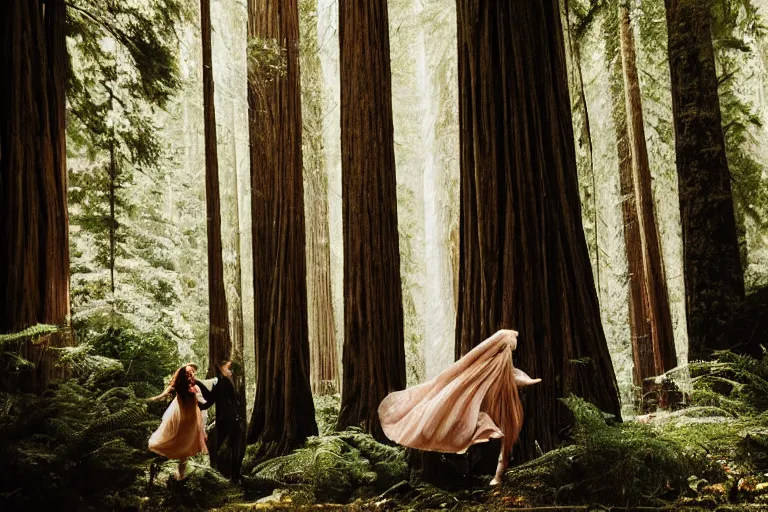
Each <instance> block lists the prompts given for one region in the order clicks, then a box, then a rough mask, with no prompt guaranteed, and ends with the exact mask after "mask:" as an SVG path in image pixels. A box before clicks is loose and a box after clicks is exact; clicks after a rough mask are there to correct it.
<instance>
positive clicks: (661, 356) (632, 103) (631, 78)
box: [617, 5, 677, 391]
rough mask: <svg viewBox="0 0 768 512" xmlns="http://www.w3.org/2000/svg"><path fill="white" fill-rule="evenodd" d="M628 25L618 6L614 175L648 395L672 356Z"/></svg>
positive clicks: (635, 347) (641, 382)
mask: <svg viewBox="0 0 768 512" xmlns="http://www.w3.org/2000/svg"><path fill="white" fill-rule="evenodd" d="M630 21H631V20H630V16H629V9H628V8H627V7H626V6H625V5H621V6H619V27H618V29H619V33H620V37H619V41H620V48H621V66H622V70H623V79H624V80H623V81H624V91H623V92H624V99H625V108H624V109H623V110H624V112H625V114H626V118H625V119H626V122H625V123H624V126H623V127H622V128H623V129H624V131H625V132H626V137H627V138H628V146H629V149H630V155H629V156H630V161H629V165H627V163H626V162H621V160H622V156H620V157H619V159H620V164H619V170H620V173H621V193H622V195H623V196H624V197H625V203H624V204H623V206H622V207H623V208H624V209H625V210H627V209H629V210H633V211H631V212H629V215H627V213H626V212H625V221H627V222H629V223H631V224H633V225H631V226H630V227H629V228H627V231H628V235H629V236H628V237H627V241H626V244H625V245H626V249H627V259H628V261H629V265H630V269H631V272H632V273H631V275H630V281H638V283H632V284H631V285H630V288H631V293H630V297H631V306H630V307H633V308H637V311H630V318H631V320H630V326H631V327H634V328H635V329H636V330H637V331H636V332H633V336H632V352H633V357H634V363H635V365H634V366H635V368H634V377H635V384H636V385H637V386H640V387H642V388H643V390H644V391H648V390H649V389H650V387H651V385H652V384H653V383H652V382H650V381H648V380H647V379H649V378H650V377H654V376H657V375H661V374H663V373H665V372H666V371H668V370H671V369H672V368H674V367H675V366H676V365H677V357H676V355H675V335H674V331H673V329H672V316H671V313H670V310H669V297H668V293H667V281H666V276H665V273H664V262H663V259H662V253H661V242H660V240H659V230H658V225H657V223H656V214H655V213H654V209H655V206H654V202H653V189H652V186H651V166H650V163H649V161H648V149H647V146H646V142H645V128H644V125H643V105H642V102H641V97H640V80H639V78H638V75H637V57H636V54H635V39H634V35H633V33H632V26H631V24H630ZM617 131H618V128H617ZM622 135H623V134H622ZM620 151H621V150H620ZM627 173H629V174H627ZM634 230H637V233H634V232H633V231H634ZM638 238H639V240H638ZM638 242H639V244H638ZM638 259H639V261H637V260H638ZM635 287H637V288H639V291H640V294H639V296H636V292H637V290H635V289H634V288H635ZM642 324H644V325H642Z"/></svg>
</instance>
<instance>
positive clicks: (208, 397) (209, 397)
mask: <svg viewBox="0 0 768 512" xmlns="http://www.w3.org/2000/svg"><path fill="white" fill-rule="evenodd" d="M195 384H196V385H197V387H198V388H200V393H201V394H202V395H203V400H205V403H204V404H201V403H200V402H197V406H198V407H199V408H200V410H201V411H204V410H206V409H208V408H210V407H211V406H212V405H213V404H214V403H215V402H216V395H215V394H214V393H213V391H210V390H209V389H208V388H207V387H205V384H203V383H202V382H200V381H199V380H197V379H195ZM214 386H215V384H214Z"/></svg>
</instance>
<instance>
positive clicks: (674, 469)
mask: <svg viewBox="0 0 768 512" xmlns="http://www.w3.org/2000/svg"><path fill="white" fill-rule="evenodd" d="M567 403H568V406H569V408H570V409H571V410H572V411H573V413H574V416H575V418H576V422H577V426H576V427H575V429H574V432H573V435H572V438H573V442H572V443H571V444H567V445H564V446H563V447H561V448H559V449H557V450H553V451H551V452H548V453H547V454H545V455H543V456H542V457H540V458H538V459H536V460H533V461H531V462H528V463H525V464H522V465H519V466H517V467H513V468H511V469H510V470H508V471H507V473H506V475H505V478H504V481H503V483H502V485H501V486H499V487H490V486H489V485H488V481H489V477H482V478H479V477H466V478H465V479H463V481H461V482H460V483H454V484H453V485H451V486H450V487H448V488H441V487H437V486H434V485H431V484H428V483H426V482H423V481H421V480H419V479H418V478H417V477H414V476H413V475H410V473H409V472H408V471H407V468H403V467H402V465H401V466H397V462H394V463H393V465H390V466H386V465H382V464H385V463H386V462H387V460H389V461H390V462H393V461H394V459H393V458H392V457H393V455H394V454H400V455H402V451H400V449H399V448H394V447H384V446H383V445H378V444H377V443H375V442H374V441H372V440H370V438H367V436H364V435H363V434H361V433H355V432H352V433H339V434H328V435H325V436H321V437H320V438H317V439H314V440H312V441H310V442H309V443H308V447H306V448H303V449H302V450H298V451H297V452H294V454H291V455H288V456H286V457H283V458H281V459H277V462H275V461H276V460H275V459H273V460H272V461H267V462H265V463H262V464H260V465H256V466H253V467H251V468H250V469H247V471H246V474H247V473H248V472H250V475H251V477H246V478H245V480H244V482H243V484H242V489H243V490H244V492H243V495H241V496H238V497H237V498H236V499H228V500H226V501H227V502H226V503H221V504H220V505H218V506H215V507H210V508H208V510H216V511H221V512H234V511H246V510H305V511H310V510H340V511H350V512H352V511H354V512H356V511H369V510H370V511H377V510H382V511H384V510H392V511H406V510H435V511H443V510H466V511H478V512H479V511H498V510H519V511H542V512H544V511H552V512H560V511H569V510H574V511H587V510H589V511H624V510H638V511H642V510H681V511H698V510H722V511H741V510H743V511H754V510H761V511H768V415H766V413H759V414H742V415H737V414H734V413H732V412H729V411H727V410H725V409H723V408H722V406H724V405H725V404H722V403H721V404H719V406H716V405H696V406H689V407H685V408H682V409H679V410H677V411H674V412H659V413H656V414H650V415H645V416H641V417H638V418H636V419H632V420H630V421H625V422H624V423H617V424H609V423H606V422H605V420H604V416H603V415H602V414H601V413H599V411H597V410H596V409H594V408H593V407H592V406H590V405H589V404H587V403H585V402H583V401H580V400H578V399H570V400H569V401H567ZM734 404H736V402H734V403H733V404H731V405H734ZM366 438H367V440H366ZM366 444H367V445H366ZM342 445H343V449H341V450H337V449H336V448H338V447H339V446H342ZM376 445H378V446H376ZM350 447H351V449H349V450H347V449H348V448H350ZM345 450H347V451H345ZM328 453H335V454H336V455H339V456H340V457H342V458H341V459H335V458H327V459H323V456H324V454H328ZM334 457H335V455H334ZM366 459H367V461H368V463H369V465H368V466H366V467H363V466H360V467H358V464H360V463H362V461H364V460H366ZM329 460H334V461H336V462H338V463H339V464H340V466H339V465H334V464H336V462H334V463H333V464H331V465H328V464H329ZM400 462H402V457H401V459H400ZM313 468H314V469H313ZM172 469H173V467H172V466H171V465H169V466H168V469H167V470H166V474H167V475H168V477H170V471H171V470H172ZM315 469H317V470H318V472H316V473H313V471H314V470H315ZM404 469H405V470H404ZM207 471H209V470H207V469H206V468H205V467H204V466H203V465H202V464H201V465H199V466H195V467H194V468H193V470H192V473H191V474H190V477H189V480H190V482H181V483H179V482H175V481H174V482H169V483H168V484H167V485H168V486H169V487H168V488H169V489H170V490H171V491H172V492H174V493H176V492H187V491H189V489H190V487H191V488H194V487H195V486H196V485H197V484H196V483H195V480H196V478H197V477H196V476H195V475H196V474H197V475H198V477H199V476H202V475H205V474H206V473H207ZM302 471H303V472H304V473H303V474H302V475H301V476H298V477H296V476H295V475H297V474H298V473H297V472H299V473H300V472H302ZM337 472H338V473H337ZM366 473H367V476H365V474H366ZM287 474H291V475H294V477H289V478H284V476H285V475H287ZM355 474H357V476H355ZM376 475H378V478H377V476H376ZM382 476H384V477H386V478H384V479H382ZM400 477H402V480H399V481H397V482H395V483H393V484H392V482H393V481H394V480H397V479H398V478H400ZM281 478H283V479H282V480H281V481H279V482H278V480H280V479H281ZM387 479H388V480H387ZM377 480H378V482H377ZM256 481H258V485H256V486H255V487H254V485H255V482H256ZM289 481H290V482H293V483H289ZM385 481H386V484H384V482H385ZM361 482H364V483H362V484H361ZM279 484H287V485H279ZM390 484H391V485H390ZM384 487H386V488H384ZM171 488H172V489H171ZM255 489H258V490H256V491H255V492H254V490H255ZM382 489H384V490H382ZM193 494H194V492H193ZM233 498H234V496H233ZM334 498H335V499H334Z"/></svg>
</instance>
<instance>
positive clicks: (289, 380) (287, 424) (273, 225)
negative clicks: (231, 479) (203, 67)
mask: <svg viewBox="0 0 768 512" xmlns="http://www.w3.org/2000/svg"><path fill="white" fill-rule="evenodd" d="M248 37H249V39H253V38H258V39H259V40H261V41H273V42H275V43H277V46H279V48H281V49H282V55H281V59H284V62H285V68H284V72H275V71H274V68H270V67H269V66H260V62H261V61H260V60H259V58H258V57H257V58H251V59H249V70H248V75H249V88H248V105H249V111H250V122H249V124H250V140H251V214H252V223H253V224H252V232H253V282H254V312H255V315H254V322H255V325H256V332H255V346H256V365H257V367H256V397H255V403H254V407H253V414H252V416H251V423H250V425H249V427H248V442H249V443H256V442H260V443H261V446H262V448H261V450H262V452H263V453H264V454H266V455H271V454H281V453H286V452H287V451H289V450H291V449H292V448H295V447H296V446H298V445H299V444H301V443H302V442H303V441H304V440H305V439H306V438H307V437H308V436H311V435H316V434H317V424H316V423H315V408H314V404H313V402H312V391H311V388H310V382H309V340H308V335H307V329H308V327H307V288H306V254H305V248H304V244H305V234H304V186H303V182H302V166H301V163H302V162H301V102H300V92H299V51H298V50H299V47H298V42H299V41H298V39H299V12H298V6H297V0H284V1H277V0H266V1H259V2H257V1H256V0H249V1H248Z"/></svg>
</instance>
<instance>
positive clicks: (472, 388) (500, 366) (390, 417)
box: [379, 330, 541, 467]
mask: <svg viewBox="0 0 768 512" xmlns="http://www.w3.org/2000/svg"><path fill="white" fill-rule="evenodd" d="M517 334H518V333H517V332H516V331H512V330H501V331H498V332H497V333H496V334H494V335H493V336H491V337H490V338H488V339H487V340H485V341H483V342H482V343H481V344H480V345H478V346H477V347H475V348H474V349H472V350H471V351H470V352H468V353H467V354H466V355H465V356H464V357H462V358H461V359H459V360H458V361H456V362H455V363H453V364H452V365H451V366H449V367H448V368H446V369H445V370H444V371H443V372H442V373H440V374H439V375H437V376H435V377H434V378H432V379H431V380H429V381H427V382H425V383H423V384H420V385H418V386H414V387H412V388H409V389H406V390H404V391H397V392H394V393H390V394H389V395H387V397H386V398H384V400H383V401H382V402H381V404H380V405H379V419H380V421H381V426H382V428H383V429H384V433H385V434H386V436H387V437H388V438H389V439H391V440H392V441H394V442H396V443H398V444H401V445H403V446H408V447H410V448H416V449H419V450H427V451H436V452H445V453H464V452H465V451H466V450H467V449H468V448H469V447H470V446H472V445H473V444H476V443H483V442H486V441H488V440H489V439H493V438H502V458H503V459H504V464H503V466H504V467H506V459H507V457H508V455H509V453H510V451H511V450H512V445H514V443H515V441H517V437H518V435H519V434H520V429H521V427H522V424H523V407H522V405H521V403H520V398H519V396H518V392H517V389H518V387H519V386H527V385H530V384H536V383H537V382H540V381H541V379H531V378H530V377H529V376H528V375H526V374H525V372H523V371H521V370H519V369H517V368H515V367H514V366H513V365H512V351H513V350H515V348H517ZM505 454H506V455H505ZM500 464H501V459H500Z"/></svg>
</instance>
